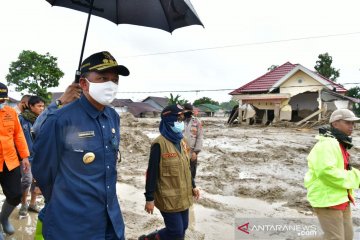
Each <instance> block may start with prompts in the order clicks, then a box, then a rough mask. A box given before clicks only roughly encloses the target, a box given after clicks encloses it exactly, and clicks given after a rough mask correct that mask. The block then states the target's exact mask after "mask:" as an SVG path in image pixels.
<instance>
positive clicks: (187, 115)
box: [184, 112, 192, 118]
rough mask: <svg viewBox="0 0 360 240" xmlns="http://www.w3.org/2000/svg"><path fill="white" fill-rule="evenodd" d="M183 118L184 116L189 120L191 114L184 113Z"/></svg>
mask: <svg viewBox="0 0 360 240" xmlns="http://www.w3.org/2000/svg"><path fill="white" fill-rule="evenodd" d="M184 116H185V118H191V116H192V112H185V113H184Z"/></svg>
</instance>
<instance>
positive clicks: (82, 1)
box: [46, 0, 203, 81]
mask: <svg viewBox="0 0 360 240" xmlns="http://www.w3.org/2000/svg"><path fill="white" fill-rule="evenodd" d="M46 1H47V2H49V3H50V4H51V5H52V6H60V7H65V8H70V9H74V10H77V11H81V12H86V13H88V20H87V24H86V28H85V34H84V40H83V45H82V49H81V54H80V61H79V66H78V71H77V72H76V77H75V81H78V79H79V69H80V65H81V62H82V58H83V54H84V48H85V44H86V37H87V32H88V27H89V22H90V17H91V15H95V16H99V17H102V18H105V19H107V20H109V21H111V22H113V23H115V24H132V25H139V26H145V27H152V28H158V29H162V30H164V31H167V32H170V33H171V32H173V31H174V30H175V29H177V28H181V27H185V26H190V25H202V26H203V24H202V23H201V21H200V19H199V18H198V16H197V14H196V12H195V10H194V8H193V6H192V4H191V3H190V0H46Z"/></svg>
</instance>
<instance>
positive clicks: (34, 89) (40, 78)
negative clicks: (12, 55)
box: [6, 50, 64, 102]
mask: <svg viewBox="0 0 360 240" xmlns="http://www.w3.org/2000/svg"><path fill="white" fill-rule="evenodd" d="M56 61H57V58H56V57H53V56H51V55H50V54H49V53H46V54H45V55H41V54H38V53H37V52H35V51H30V50H24V51H22V52H21V53H20V55H19V57H18V60H17V61H15V62H12V63H11V64H10V68H9V73H8V74H7V75H6V80H7V82H8V85H9V86H10V85H15V86H16V87H15V90H16V91H19V92H21V91H23V90H25V89H26V90H27V92H28V93H29V94H33V95H37V96H40V97H42V98H43V99H44V100H45V101H46V102H50V101H51V95H50V94H49V93H48V91H47V89H48V88H49V87H57V86H58V85H59V80H60V78H62V77H63V76H64V73H63V72H62V71H61V70H60V69H59V68H58V66H57V62H56Z"/></svg>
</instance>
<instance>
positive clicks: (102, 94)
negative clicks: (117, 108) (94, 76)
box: [85, 78, 118, 106]
mask: <svg viewBox="0 0 360 240" xmlns="http://www.w3.org/2000/svg"><path fill="white" fill-rule="evenodd" d="M85 79H86V78H85ZM86 80H87V79H86ZM87 81H88V83H89V85H90V86H89V94H90V96H91V97H92V98H93V99H94V100H95V101H97V102H98V103H100V104H102V105H104V106H106V105H110V103H112V101H114V99H115V97H116V93H117V90H118V85H117V84H116V83H114V82H112V81H107V82H104V83H93V82H90V81H89V80H87Z"/></svg>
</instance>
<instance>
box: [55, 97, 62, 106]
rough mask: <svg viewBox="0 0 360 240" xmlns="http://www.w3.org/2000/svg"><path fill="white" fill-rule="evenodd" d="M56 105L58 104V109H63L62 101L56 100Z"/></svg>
mask: <svg viewBox="0 0 360 240" xmlns="http://www.w3.org/2000/svg"><path fill="white" fill-rule="evenodd" d="M55 104H56V106H57V107H61V106H62V102H61V100H60V99H56V100H55Z"/></svg>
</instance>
